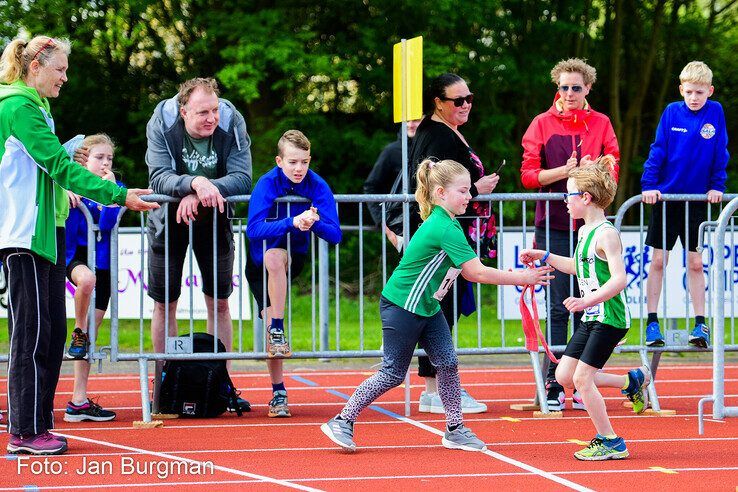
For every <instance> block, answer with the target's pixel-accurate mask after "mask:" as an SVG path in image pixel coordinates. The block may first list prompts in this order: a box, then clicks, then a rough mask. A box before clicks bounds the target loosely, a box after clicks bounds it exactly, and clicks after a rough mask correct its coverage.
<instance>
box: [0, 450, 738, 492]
mask: <svg viewBox="0 0 738 492" xmlns="http://www.w3.org/2000/svg"><path fill="white" fill-rule="evenodd" d="M362 447H363V446H362ZM331 449H335V448H331ZM670 470H674V471H677V472H716V471H737V470H738V467H735V466H722V467H707V468H670ZM552 473H555V474H557V475H605V474H612V473H661V472H660V471H658V470H653V469H611V470H577V471H570V470H565V471H557V472H552ZM531 475H534V473H529V472H500V473H457V474H453V475H450V474H433V475H429V474H423V475H384V476H355V477H325V478H289V479H287V480H289V481H290V482H301V483H302V482H352V481H368V480H419V479H420V480H422V479H429V478H438V479H442V478H487V477H529V476H531ZM251 483H261V481H260V480H223V481H217V482H216V481H202V482H169V483H162V482H151V483H126V484H117V483H116V484H105V487H106V488H107V487H110V488H119V487H131V488H133V487H181V486H183V485H238V484H251ZM99 488H100V485H58V486H46V487H35V488H34V490H86V489H99ZM19 489H21V490H22V487H0V491H10V490H19Z"/></svg>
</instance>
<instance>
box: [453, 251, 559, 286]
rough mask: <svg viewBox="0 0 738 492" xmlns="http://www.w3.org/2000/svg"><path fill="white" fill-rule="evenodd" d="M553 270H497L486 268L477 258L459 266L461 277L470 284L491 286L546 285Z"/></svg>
mask: <svg viewBox="0 0 738 492" xmlns="http://www.w3.org/2000/svg"><path fill="white" fill-rule="evenodd" d="M552 270H553V268H551V267H550V266H541V267H536V268H528V269H525V270H509V271H505V270H498V269H497V268H491V267H486V266H484V265H483V264H482V262H481V261H480V260H479V258H476V257H475V258H473V259H471V260H469V261H466V262H464V263H462V264H461V275H462V276H463V277H464V278H465V279H467V280H468V281H470V282H480V283H483V284H493V285H546V284H548V281H549V280H551V279H552V278H553V275H550V273H551V271H552Z"/></svg>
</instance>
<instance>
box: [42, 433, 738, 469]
mask: <svg viewBox="0 0 738 492" xmlns="http://www.w3.org/2000/svg"><path fill="white" fill-rule="evenodd" d="M389 423H397V424H399V423H400V422H396V421H392V422H389ZM362 424H363V423H362ZM312 425H318V424H312ZM726 441H738V437H687V438H658V439H628V444H632V443H661V442H673V443H681V442H687V443H692V442H726ZM513 446H565V447H579V445H578V444H575V443H572V442H571V441H522V442H495V443H489V444H488V447H492V448H497V447H513ZM442 447H443V446H442V445H441V444H405V445H383V446H361V449H385V450H389V449H432V448H442ZM335 449H336V447H335V446H326V447H291V448H284V447H281V448H245V449H239V448H234V449H223V448H219V449H171V450H164V451H161V452H162V453H167V454H174V455H180V454H203V453H204V454H227V453H275V452H285V453H294V452H306V451H321V452H322V451H335ZM135 454H138V453H136V452H133V451H129V452H120V453H95V456H96V457H98V456H128V455H135ZM89 456H90V455H89V454H88V453H64V455H63V456H58V457H57V456H49V457H48V458H49V459H54V458H57V459H60V458H76V457H79V458H82V457H89ZM557 473H558V472H557Z"/></svg>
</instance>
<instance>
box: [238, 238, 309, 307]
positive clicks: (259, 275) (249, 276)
mask: <svg viewBox="0 0 738 492" xmlns="http://www.w3.org/2000/svg"><path fill="white" fill-rule="evenodd" d="M246 251H247V252H246V272H245V273H246V282H248V284H249V290H250V291H251V293H252V294H253V296H254V299H256V304H257V306H258V308H259V309H258V311H257V314H258V315H259V317H260V318H261V312H262V311H263V310H264V286H265V283H266V282H267V281H268V279H269V274H268V273H267V272H266V269H265V268H264V266H263V265H258V264H256V263H255V262H254V260H253V259H251V255H250V254H249V253H248V248H247V249H246ZM306 261H307V255H303V254H295V253H293V254H292V256H291V258H290V275H291V278H295V277H297V276H298V275H300V272H302V269H303V268H304V267H305V262H306ZM271 305H272V303H271V302H270V300H269V293H267V304H266V307H269V306H271Z"/></svg>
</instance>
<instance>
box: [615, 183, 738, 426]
mask: <svg viewBox="0 0 738 492" xmlns="http://www.w3.org/2000/svg"><path fill="white" fill-rule="evenodd" d="M736 197H738V195H736V194H725V195H724V196H723V203H724V202H725V201H727V200H732V199H733V198H736ZM706 201H707V195H706V194H705V195H695V194H664V195H661V199H660V201H659V202H657V203H656V204H655V205H645V204H644V203H643V201H642V196H641V195H636V196H633V197H631V198H629V199H628V200H626V201H625V202H624V203H623V204H622V205H621V206H620V208H619V209H618V210H617V213H616V215H615V218H614V222H613V223H614V225H615V227H616V228H618V229H619V230H623V229H624V227H625V226H623V222H624V220H625V216H626V214H627V213H628V212H630V211H631V209H633V208H634V207H635V206H636V205H638V222H637V224H636V226H635V227H636V228H637V229H636V230H637V231H638V233H639V234H640V243H641V244H642V245H643V244H644V243H645V229H646V227H645V226H644V211H645V208H646V207H647V206H648V207H662V214H663V216H666V213H665V212H666V203H667V202H684V203H685V211H684V214H685V217H684V223H685V231H684V236H685V237H686V238H687V241H686V242H687V244H684V245H682V246H683V249H684V259H683V262H684V264H685V291H686V295H685V298H684V308H685V317H684V324H685V328H686V329H687V331H688V330H689V328H690V322H689V321H690V316H689V313H690V310H689V307H690V299H689V297H690V296H689V275H688V274H686V270H687V269H688V265H687V263H686V258H687V251H688V250H689V248H690V245H689V224H688V220H687V217H688V214H689V205H690V203H692V202H699V203H705V202H706ZM723 203H720V204H717V205H713V204H709V203H708V204H707V220H708V223H709V221H710V218H711V216H712V213H713V207H716V208H722V206H723ZM667 222H668V221H667V220H664V221H663V222H662V230H661V238H662V248H661V249H662V250H664V251H666V250H667V248H666V231H667ZM703 225H704V224H703ZM734 232H735V227H731V233H734ZM698 237H699V238H703V234H701V233H699V234H698ZM731 237H732V234H731ZM723 240H724V238H723ZM732 241H733V244H735V241H734V239H733V240H732ZM702 242H703V244H700V245H698V247H697V251H698V252H700V253H702V251H703V250H704V246H709V244H706V243H704V241H702ZM715 250H717V251H721V248H715ZM712 251H714V250H710V252H711V254H712ZM713 256H714V254H713ZM638 261H639V264H638V267H639V268H638V271H639V272H643V271H644V266H645V265H644V257H643V255H642V254H641V255H639V258H638ZM670 261H674V258H671V260H670ZM703 261H704V259H703ZM708 261H709V259H708ZM716 263H718V262H716ZM703 270H704V273H705V275H707V277H708V280H707V281H706V282H705V285H706V289H707V293H706V295H705V308H706V312H705V318H706V319H710V317H711V316H710V314H711V309H712V302H710V301H711V299H712V296H711V293H712V291H713V284H714V282H715V281H716V279H719V278H721V277H710V276H709V263H708V265H707V267H706V266H705V265H704V263H703ZM665 271H666V262H664V272H665ZM717 283H718V284H722V282H717ZM639 287H640V289H639V297H640V299H645V297H644V292H643V283H642V282H639ZM730 288H731V292H732V291H733V290H734V285H733V282H731V285H730ZM669 289H670V285H669V283H668V282H667V281H666V273H664V275H663V277H662V288H661V296H660V297H661V300H662V301H661V307H662V309H661V320H663V321H664V322H668V323H669V325H671V326H672V327H676V324H677V319H675V317H674V316H671V315H669V309H668V293H669ZM718 304H720V305H721V307H722V302H720V303H718ZM643 306H644V303H643V302H640V303H639V307H640V309H639V312H638V314H637V317H638V318H639V319H640V326H639V330H640V338H639V340H640V345H641V346H640V347H637V351H638V352H639V353H640V355H641V360H642V362H643V363H644V364H647V365H649V367H650V368H651V372H652V375H653V380H654V381H655V380H656V372H657V370H658V366H659V363H660V361H661V355H662V354H663V353H664V352H705V349H700V348H697V347H693V346H691V345H688V344H687V343H686V340H685V341H683V342H684V343H681V344H676V345H669V344H667V345H665V346H663V347H647V346H646V345H645V334H644V317H645V313H644V311H643ZM635 314H636V313H632V312H631V315H632V316H633V320H635V319H636V316H635ZM730 319H731V325H732V326H735V312H734V310H733V304H732V303H731V316H730ZM723 321H724V320H723ZM662 327H666V328H667V329H668V326H667V324H666V323H664V324H663V325H662ZM632 329H633V325H632V324H631V330H632ZM716 337H717V331H716V330H714V331H713V334H712V338H713V340H715V339H716ZM634 348H636V347H627V348H626V347H622V348H621V349H620V351H632V350H633V349H634ZM726 349H727V350H732V351H735V350H738V345H736V344H735V331H734V330H733V331H732V333H731V342H730V344H729V345H728V346H727V347H726ZM617 351H618V350H617V349H616V352H617ZM649 352H650V353H651V361H650V362H649V361H648V357H647V353H649ZM648 392H649V399H650V402H651V407H652V409H653V410H654V411H656V412H658V411H660V410H661V408H660V404H659V401H658V395H657V393H656V387H655V385H654V384H651V385H649V387H648Z"/></svg>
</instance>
